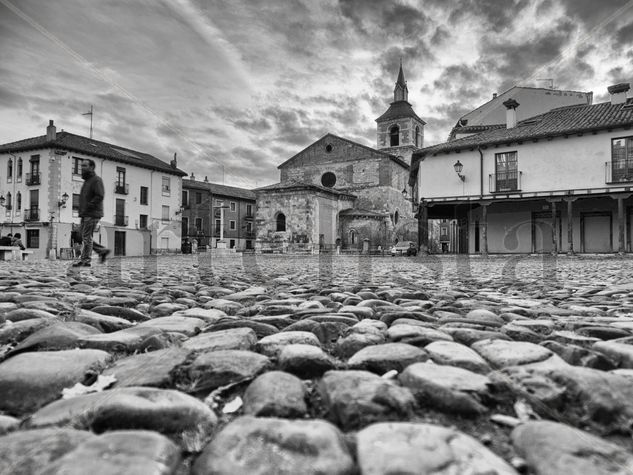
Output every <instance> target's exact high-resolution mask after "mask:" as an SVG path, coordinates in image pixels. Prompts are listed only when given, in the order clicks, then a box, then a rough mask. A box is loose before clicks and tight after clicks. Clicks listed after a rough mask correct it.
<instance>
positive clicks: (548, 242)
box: [532, 211, 562, 254]
mask: <svg viewBox="0 0 633 475" xmlns="http://www.w3.org/2000/svg"><path fill="white" fill-rule="evenodd" d="M554 232H555V233H556V243H557V245H558V249H557V251H558V252H560V250H561V245H560V239H561V235H562V222H561V218H560V211H557V212H556V224H555V229H553V228H552V213H551V211H543V212H535V213H532V252H533V253H537V254H538V253H540V254H547V253H551V252H552V251H553V249H554V243H553V242H552V238H553V234H552V233H554Z"/></svg>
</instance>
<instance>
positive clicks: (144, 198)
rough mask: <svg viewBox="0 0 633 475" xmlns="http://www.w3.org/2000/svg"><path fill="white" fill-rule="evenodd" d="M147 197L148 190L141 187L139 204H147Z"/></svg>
mask: <svg viewBox="0 0 633 475" xmlns="http://www.w3.org/2000/svg"><path fill="white" fill-rule="evenodd" d="M147 195H148V188H147V187H146V186H141V204H142V205H146V204H147Z"/></svg>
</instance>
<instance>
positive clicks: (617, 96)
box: [607, 82, 631, 104]
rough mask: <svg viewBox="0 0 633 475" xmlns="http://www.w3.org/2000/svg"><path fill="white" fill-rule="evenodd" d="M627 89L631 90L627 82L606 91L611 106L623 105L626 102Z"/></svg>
mask: <svg viewBox="0 0 633 475" xmlns="http://www.w3.org/2000/svg"><path fill="white" fill-rule="evenodd" d="M629 89H631V85H630V84H629V83H628V82H623V83H621V84H614V85H613V86H609V87H608V88H607V90H608V91H609V94H611V104H624V103H625V102H626V93H627V91H628V90H629Z"/></svg>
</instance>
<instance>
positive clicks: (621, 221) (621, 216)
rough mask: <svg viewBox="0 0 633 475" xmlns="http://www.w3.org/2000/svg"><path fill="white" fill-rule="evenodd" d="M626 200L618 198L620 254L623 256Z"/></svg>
mask: <svg viewBox="0 0 633 475" xmlns="http://www.w3.org/2000/svg"><path fill="white" fill-rule="evenodd" d="M625 225H626V224H625V221H624V198H623V197H622V196H618V254H620V255H623V254H624V250H625V244H624V227H625Z"/></svg>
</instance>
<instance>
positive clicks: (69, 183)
mask: <svg viewBox="0 0 633 475" xmlns="http://www.w3.org/2000/svg"><path fill="white" fill-rule="evenodd" d="M88 158H89V159H92V160H94V162H95V163H96V173H97V175H99V176H100V177H101V178H102V179H103V182H104V186H105V199H104V203H103V204H104V217H103V218H102V219H101V221H100V224H99V226H98V228H97V231H96V232H95V236H94V239H95V241H96V242H99V243H101V244H102V245H104V246H106V247H108V248H110V249H112V250H113V253H114V255H118V256H140V255H147V254H150V253H155V252H170V251H173V252H176V251H178V250H180V245H181V234H180V231H181V226H180V213H181V191H182V177H183V176H186V173H185V172H183V171H182V170H179V169H178V168H177V163H176V156H175V155H174V159H173V160H172V161H171V163H165V162H163V161H162V160H160V159H158V158H156V157H154V156H152V155H150V154H147V153H144V152H139V151H135V150H131V149H128V148H125V147H122V146H119V145H114V144H110V143H106V142H102V141H99V140H94V139H91V138H89V137H84V136H80V135H75V134H71V133H69V132H65V131H63V130H62V131H61V132H57V129H56V127H55V125H54V123H53V121H52V120H51V121H50V122H49V125H48V127H47V128H46V134H45V135H41V136H38V137H32V138H27V139H24V140H19V141H16V142H11V143H6V144H3V145H0V206H1V207H0V230H1V232H2V234H3V235H4V234H7V233H9V232H13V233H15V232H21V234H22V237H23V242H24V243H25V246H26V247H27V248H28V249H29V250H32V251H33V256H34V257H40V258H43V257H52V258H54V257H69V256H68V254H69V252H70V249H71V248H72V245H73V242H72V231H73V230H74V229H77V227H78V225H79V222H80V218H79V216H78V209H79V192H80V190H81V186H82V184H83V179H82V178H81V170H80V166H81V161H82V160H83V159H88Z"/></svg>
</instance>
